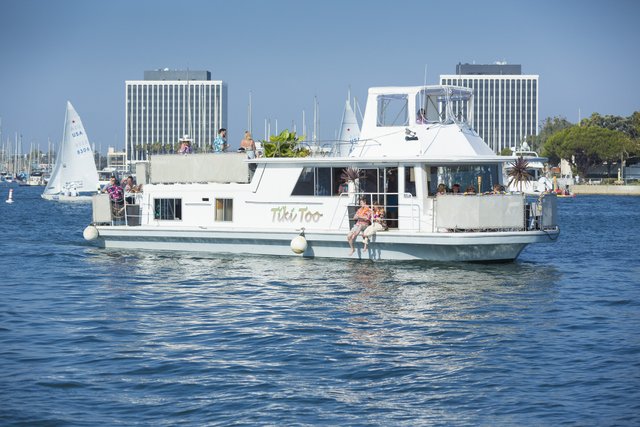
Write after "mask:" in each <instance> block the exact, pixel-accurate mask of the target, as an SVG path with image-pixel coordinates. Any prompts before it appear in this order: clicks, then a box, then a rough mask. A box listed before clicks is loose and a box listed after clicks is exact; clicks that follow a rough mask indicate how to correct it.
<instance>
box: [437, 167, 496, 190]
mask: <svg viewBox="0 0 640 427" xmlns="http://www.w3.org/2000/svg"><path fill="white" fill-rule="evenodd" d="M498 170H499V168H498V165H456V166H440V167H432V168H431V173H430V175H431V179H430V180H429V195H430V196H433V195H435V194H436V192H437V190H436V189H437V187H438V184H444V185H445V187H447V191H451V188H452V187H453V184H460V189H461V191H462V192H465V190H466V189H467V188H468V187H469V186H473V188H474V191H475V192H477V193H483V192H486V191H491V189H492V188H493V186H494V185H495V184H498V183H499V179H498Z"/></svg>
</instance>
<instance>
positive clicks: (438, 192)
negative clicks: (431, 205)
mask: <svg viewBox="0 0 640 427" xmlns="http://www.w3.org/2000/svg"><path fill="white" fill-rule="evenodd" d="M443 194H447V186H446V185H444V184H442V183H440V184H438V188H437V190H436V195H438V196H440V195H443Z"/></svg>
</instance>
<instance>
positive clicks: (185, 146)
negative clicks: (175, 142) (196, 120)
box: [178, 135, 193, 154]
mask: <svg viewBox="0 0 640 427" xmlns="http://www.w3.org/2000/svg"><path fill="white" fill-rule="evenodd" d="M192 151H193V149H192V148H191V140H190V139H189V135H185V136H184V137H182V138H181V139H180V148H178V153H180V154H190V153H191V152H192Z"/></svg>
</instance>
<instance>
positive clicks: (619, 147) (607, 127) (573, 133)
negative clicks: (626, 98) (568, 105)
mask: <svg viewBox="0 0 640 427" xmlns="http://www.w3.org/2000/svg"><path fill="white" fill-rule="evenodd" d="M527 142H528V143H529V145H530V146H531V147H532V148H533V149H534V150H536V151H538V152H540V153H541V154H542V155H543V156H544V157H547V158H549V161H550V162H551V163H553V164H558V163H559V162H560V159H565V160H567V161H568V162H569V163H571V165H572V166H573V167H574V168H575V169H576V170H577V172H578V174H579V175H581V176H587V174H588V173H589V170H590V169H591V168H593V167H595V166H600V165H602V164H604V163H607V164H609V165H610V164H611V163H615V162H618V161H620V162H622V161H625V160H628V159H631V158H634V157H638V156H640V111H636V112H634V113H633V114H632V115H630V116H629V117H621V116H612V115H606V116H601V115H600V114H598V113H593V114H592V115H591V117H588V118H585V119H582V120H581V121H580V123H578V124H572V123H570V122H568V121H567V120H566V119H565V118H564V117H550V118H547V119H545V120H544V121H543V122H542V129H541V131H540V133H539V134H538V135H533V136H530V137H528V138H527Z"/></svg>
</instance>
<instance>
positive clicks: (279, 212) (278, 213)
mask: <svg viewBox="0 0 640 427" xmlns="http://www.w3.org/2000/svg"><path fill="white" fill-rule="evenodd" d="M271 212H272V213H273V217H272V218H271V221H273V222H276V221H277V222H295V221H298V218H299V222H311V221H313V222H318V221H319V220H320V218H321V217H322V214H321V213H320V212H319V211H315V212H312V211H311V210H309V208H288V207H286V206H280V207H277V208H271Z"/></svg>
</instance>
